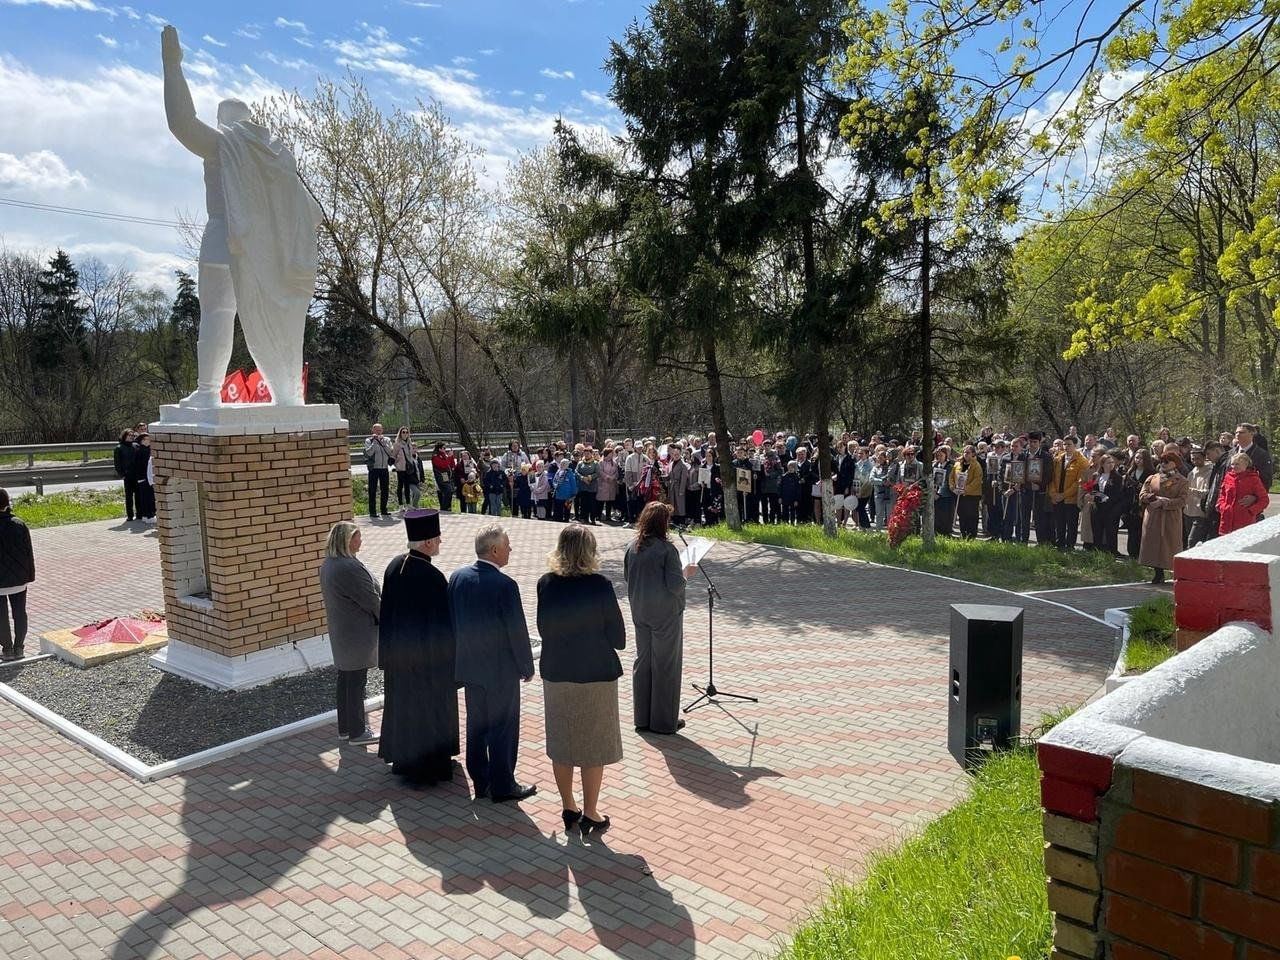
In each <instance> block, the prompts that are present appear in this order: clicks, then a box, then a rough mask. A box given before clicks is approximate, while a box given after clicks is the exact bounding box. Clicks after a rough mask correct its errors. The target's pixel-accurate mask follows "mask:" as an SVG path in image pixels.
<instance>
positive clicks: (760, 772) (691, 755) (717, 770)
mask: <svg viewBox="0 0 1280 960" xmlns="http://www.w3.org/2000/svg"><path fill="white" fill-rule="evenodd" d="M644 739H645V741H646V742H647V743H648V744H649V745H650V746H652V747H656V748H657V749H658V752H659V753H661V754H662V759H664V760H665V761H666V762H667V769H668V770H670V771H671V776H672V778H673V779H674V780H675V781H676V783H678V784H679V785H680V787H681V788H683V789H685V790H688V791H689V792H690V793H692V794H695V795H696V796H699V797H702V798H703V799H704V800H709V801H711V802H712V803H714V804H715V805H716V806H718V807H724V808H726V809H733V810H736V809H740V808H742V807H745V806H747V805H748V804H749V803H750V802H751V798H750V797H749V796H747V786H748V785H749V784H752V783H754V782H755V781H757V780H760V779H762V778H764V777H780V776H782V774H780V773H778V772H776V771H774V770H770V769H768V768H766V767H757V766H753V765H748V766H734V765H732V764H729V763H725V762H724V761H723V760H721V759H720V758H719V757H717V756H716V755H715V754H714V753H712V752H711V751H710V750H708V749H707V748H706V747H703V746H701V745H700V744H698V743H695V742H694V741H693V740H690V739H689V738H688V737H685V736H681V735H676V736H669V737H666V736H659V735H653V734H650V735H647V736H645V738H644Z"/></svg>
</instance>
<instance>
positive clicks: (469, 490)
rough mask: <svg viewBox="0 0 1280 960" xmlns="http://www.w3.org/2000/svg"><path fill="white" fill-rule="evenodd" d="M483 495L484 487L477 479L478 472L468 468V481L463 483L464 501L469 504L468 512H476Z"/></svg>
mask: <svg viewBox="0 0 1280 960" xmlns="http://www.w3.org/2000/svg"><path fill="white" fill-rule="evenodd" d="M483 497H484V489H483V488H482V487H481V486H480V482H479V481H478V480H476V472H475V471H474V470H468V471H467V479H466V482H465V483H463V485H462V502H463V503H465V504H466V505H467V513H475V512H476V508H477V506H479V504H480V500H481V499H482V498H483Z"/></svg>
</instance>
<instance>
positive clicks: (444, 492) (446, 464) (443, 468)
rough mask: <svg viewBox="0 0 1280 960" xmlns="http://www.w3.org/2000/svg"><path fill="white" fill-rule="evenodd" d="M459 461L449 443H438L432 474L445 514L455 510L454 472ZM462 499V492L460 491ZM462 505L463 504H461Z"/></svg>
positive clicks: (433, 455)
mask: <svg viewBox="0 0 1280 960" xmlns="http://www.w3.org/2000/svg"><path fill="white" fill-rule="evenodd" d="M457 466H458V461H456V460H454V459H453V451H452V450H450V449H449V445H448V444H447V443H437V444H436V445H435V449H433V450H432V451H431V472H432V473H433V474H435V481H436V492H437V493H438V494H440V509H441V510H443V511H444V512H445V513H449V512H450V511H451V510H453V471H454V470H455V469H456V468H457ZM458 496H459V499H461V496H462V491H461V490H459V491H458ZM459 505H461V504H459Z"/></svg>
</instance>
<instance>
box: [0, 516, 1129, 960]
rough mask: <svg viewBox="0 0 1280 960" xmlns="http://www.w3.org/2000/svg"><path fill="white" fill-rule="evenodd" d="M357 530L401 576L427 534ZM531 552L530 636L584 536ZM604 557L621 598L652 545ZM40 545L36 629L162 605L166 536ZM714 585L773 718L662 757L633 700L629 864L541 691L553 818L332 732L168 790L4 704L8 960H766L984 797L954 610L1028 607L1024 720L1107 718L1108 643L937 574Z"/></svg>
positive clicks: (723, 570)
mask: <svg viewBox="0 0 1280 960" xmlns="http://www.w3.org/2000/svg"><path fill="white" fill-rule="evenodd" d="M483 519H484V518H482V517H464V516H457V515H455V516H450V517H447V518H445V524H444V537H445V542H444V547H443V550H442V555H441V558H440V565H441V567H442V569H443V570H444V571H445V572H446V573H448V572H449V571H451V570H452V569H454V567H456V566H458V565H459V564H461V563H464V562H468V561H469V560H470V559H471V557H472V551H471V540H472V534H473V532H474V530H475V529H476V527H477V526H478V525H479V523H480V522H482V521H483ZM360 523H361V526H362V529H364V531H365V550H364V552H363V554H362V558H363V559H364V560H365V562H366V563H368V565H369V566H370V567H371V568H372V569H373V570H375V571H376V572H378V573H379V574H380V573H381V570H382V568H383V567H384V565H385V563H386V560H387V558H388V557H390V556H391V555H392V554H394V553H395V552H396V551H397V550H399V549H400V545H401V542H402V533H401V527H400V525H399V524H398V523H397V524H392V523H390V522H389V521H387V522H381V523H370V522H369V521H368V520H365V519H362V520H360ZM508 526H509V529H510V531H511V534H512V541H513V545H514V548H515V552H514V556H513V558H512V565H511V567H510V568H509V572H511V573H512V575H513V576H514V577H515V578H516V579H517V581H518V582H519V583H520V585H521V589H522V591H523V595H524V598H525V606H526V609H527V611H528V615H529V619H530V624H531V625H532V623H533V615H534V609H533V599H534V595H533V585H534V582H535V581H536V579H537V577H538V576H539V575H540V574H541V573H542V571H543V570H544V569H545V557H546V554H547V553H548V552H549V550H550V549H551V546H552V543H553V540H554V537H555V534H556V532H557V529H558V528H557V527H556V526H555V525H553V524H549V523H539V522H537V521H518V520H517V521H510V522H509V523H508ZM597 535H598V537H599V538H600V541H601V544H602V547H603V548H604V555H605V558H606V568H605V572H606V573H607V574H609V575H611V576H613V577H614V578H615V580H619V581H620V577H621V563H622V550H623V548H624V546H625V543H626V541H627V539H628V537H629V532H628V531H625V530H615V529H612V528H608V527H600V528H597ZM34 538H35V542H36V551H37V565H38V572H39V582H38V583H37V585H36V586H35V587H34V588H33V591H32V594H31V604H30V607H31V615H32V621H33V623H32V627H33V630H35V631H37V632H38V631H40V630H45V629H51V628H55V627H65V626H77V625H80V624H82V623H85V622H87V621H90V620H95V619H100V618H102V617H106V616H110V615H116V614H122V613H128V612H131V611H133V610H136V609H137V608H138V607H140V606H147V605H154V606H159V605H160V602H161V600H160V598H161V589H160V579H159V562H158V551H157V544H156V541H155V538H154V536H153V535H149V534H147V533H144V532H142V531H141V528H138V529H137V530H135V531H134V532H129V531H127V530H125V529H123V528H122V526H121V525H120V524H116V523H99V524H85V525H81V526H76V527H64V528H60V529H53V530H40V531H36V532H35V534H34ZM707 567H708V569H709V571H710V572H711V573H712V575H713V576H714V577H716V579H717V583H718V585H719V586H720V588H721V590H722V592H723V594H724V601H723V603H721V604H719V605H718V606H717V615H716V637H717V644H716V652H717V664H718V670H717V680H718V682H719V684H720V685H721V686H722V687H723V688H725V689H729V690H737V691H742V692H747V693H753V694H758V695H759V696H760V697H761V702H760V704H759V705H753V704H743V705H742V706H740V707H738V706H734V707H732V708H731V709H732V710H733V713H734V716H735V717H736V718H737V719H738V720H740V721H741V724H740V723H738V722H735V720H734V719H733V718H731V717H729V716H726V715H725V714H724V713H722V712H720V711H719V710H716V709H714V708H711V709H707V710H701V711H698V712H696V713H694V714H692V715H691V717H690V720H689V725H688V727H687V728H686V729H685V730H684V731H683V734H684V735H683V736H678V737H669V738H662V737H651V738H648V739H642V738H641V737H639V736H638V735H636V734H634V733H633V732H632V730H631V728H630V725H629V723H628V720H629V719H630V690H629V682H628V680H627V679H626V678H625V677H624V680H623V682H622V683H621V685H620V689H621V691H622V699H623V704H622V716H623V743H624V748H625V752H626V759H625V760H624V761H623V763H622V764H620V765H618V766H615V767H610V768H609V769H608V771H607V773H606V779H605V792H604V797H603V799H602V802H601V807H602V809H603V810H605V811H606V812H607V813H609V814H610V815H611V816H612V817H613V820H614V828H613V830H611V831H610V832H609V833H608V834H607V835H606V837H605V840H606V842H607V845H606V844H601V843H597V844H593V845H591V846H583V845H581V844H580V843H578V842H576V841H575V842H568V841H567V840H566V838H565V836H564V834H563V830H562V828H561V825H560V807H559V802H558V798H557V795H556V792H555V788H554V784H553V782H552V779H551V771H550V765H549V763H548V762H547V760H546V759H545V757H544V756H543V754H542V719H541V717H542V698H541V693H540V689H539V687H538V684H537V682H536V681H535V682H534V683H532V684H530V685H529V686H528V687H526V688H525V698H524V720H523V740H522V744H521V762H520V767H519V769H518V773H519V775H520V777H521V779H522V780H524V781H526V782H536V783H538V785H539V793H538V795H537V796H536V797H535V798H533V799H532V800H530V801H528V802H526V803H525V804H523V805H522V806H521V807H516V806H512V805H502V806H496V805H494V804H491V803H489V802H487V801H486V802H483V803H472V802H471V801H470V798H469V795H468V793H467V789H466V786H465V785H464V784H463V783H461V782H459V783H455V784H453V785H452V786H450V787H448V788H447V789H444V788H442V789H439V790H436V791H427V792H411V791H408V790H405V789H401V788H400V787H399V786H398V783H397V781H396V780H395V779H394V778H393V777H392V776H391V775H390V774H389V773H388V772H387V771H386V769H385V768H384V767H383V765H382V763H381V762H380V761H378V760H377V758H376V757H375V756H374V755H373V752H372V751H365V750H364V749H361V748H352V747H349V746H348V747H343V748H342V749H339V747H338V745H337V742H336V739H335V737H334V735H333V734H334V731H329V730H325V731H323V732H314V733H310V734H305V735H299V736H296V737H293V738H290V739H287V740H283V741H278V742H276V743H275V744H272V745H270V746H267V747H264V748H261V749H259V750H256V751H254V752H251V753H248V754H243V755H241V756H239V757H236V758H233V759H231V760H227V761H224V762H221V763H218V764H215V765H212V766H209V767H205V768H203V769H200V770H198V771H195V772H194V773H192V774H189V775H180V776H175V777H171V778H168V779H165V780H162V781H159V782H157V783H150V784H142V783H138V782H136V781H134V780H133V779H131V778H130V777H128V776H127V775H125V774H123V773H120V772H118V771H117V770H115V769H114V768H112V767H110V766H108V765H107V764H106V763H104V762H102V761H100V760H98V759H97V758H95V757H93V756H91V755H90V754H88V753H87V752H85V751H84V750H82V749H81V748H79V747H77V746H76V745H74V744H73V743H71V742H70V741H68V740H66V739H64V738H62V737H61V736H59V735H58V734H56V733H54V732H53V731H51V730H50V729H49V728H47V727H45V726H43V725H42V724H40V723H39V722H37V721H35V720H33V719H32V718H30V717H29V716H27V715H26V714H25V713H23V712H21V711H20V710H17V709H16V708H14V707H13V706H12V705H10V704H8V703H3V702H0V720H2V721H3V724H4V727H5V730H6V743H5V749H4V751H3V754H2V755H0V820H3V821H4V822H5V827H4V830H3V831H2V832H0V863H3V865H4V870H3V871H0V921H3V922H0V957H4V958H14V960H17V958H36V957H40V958H45V960H54V958H64V957H65V958H77V960H79V958H93V957H113V958H116V960H131V958H144V957H147V958H152V957H154V958H159V957H176V958H182V960H185V958H194V957H206V958H224V957H227V958H231V957H234V958H247V957H263V958H268V957H269V958H284V957H289V958H304V957H309V958H319V957H334V958H336V957H342V958H349V960H350V958H372V957H378V958H384V960H389V958H403V957H437V956H440V957H459V958H460V957H486V958H491V957H499V956H501V957H529V958H544V960H545V958H549V957H556V958H560V960H569V958H575V960H581V958H584V957H591V958H607V957H615V956H620V957H628V958H648V957H660V958H671V960H679V958H692V957H699V958H701V957H746V956H752V955H755V954H757V953H764V954H768V953H770V952H771V951H772V950H773V949H774V947H775V945H776V943H777V942H778V941H779V939H780V937H781V936H782V935H783V934H785V932H786V931H787V930H788V928H789V927H790V926H791V925H793V924H794V923H795V922H796V921H797V920H799V919H801V918H802V917H803V916H804V914H805V911H806V909H807V908H808V907H809V906H811V905H812V904H813V903H814V902H815V899H816V898H817V897H819V896H820V895H821V894H822V892H823V889H824V887H825V886H826V884H827V883H828V880H829V877H831V876H834V875H839V874H851V873H852V874H856V872H857V871H858V869H859V865H860V863H861V862H862V859H863V858H864V857H865V855H866V854H867V853H868V851H871V850H873V849H876V848H879V847H882V846H885V845H887V844H890V843H891V842H892V841H894V840H895V839H896V838H897V837H900V836H901V835H902V834H903V833H904V832H905V831H907V830H909V829H911V828H912V827H913V826H914V825H916V824H918V823H919V822H920V821H921V820H922V819H923V818H926V817H928V816H931V815H934V814H937V813H938V812H940V811H942V810H944V809H945V808H946V807H947V806H948V805H949V804H950V803H952V802H953V801H954V799H955V798H956V797H957V796H958V795H959V794H960V793H961V792H962V791H963V786H964V777H963V775H962V774H961V773H960V772H959V771H958V770H957V769H956V765H955V763H954V761H953V760H952V758H951V757H950V756H949V755H948V753H947V751H946V748H945V741H946V729H945V728H946V703H945V699H944V698H945V692H944V691H945V690H946V686H947V629H948V624H949V617H950V610H949V604H951V603H955V602H968V603H973V602H979V603H981V602H990V603H1008V602H1014V603H1017V604H1019V605H1023V606H1025V607H1026V610H1027V612H1026V656H1025V667H1024V690H1025V702H1026V706H1025V709H1024V714H1023V715H1024V720H1028V721H1034V720H1035V719H1036V718H1037V717H1038V715H1039V713H1040V712H1041V711H1042V710H1045V709H1048V708H1053V707H1057V706H1060V705H1063V704H1070V703H1077V702H1080V701H1082V700H1084V699H1085V698H1087V697H1088V696H1089V695H1090V694H1091V693H1093V691H1094V690H1095V689H1096V688H1097V687H1098V685H1099V684H1100V683H1101V681H1102V678H1103V676H1104V675H1105V673H1106V672H1107V669H1108V668H1109V666H1110V659H1111V657H1112V655H1113V652H1114V651H1113V644H1114V634H1113V633H1112V631H1111V630H1110V629H1108V628H1106V627H1105V626H1103V625H1102V624H1100V623H1098V622H1096V621H1095V620H1092V619H1089V618H1086V617H1084V616H1081V615H1079V614H1078V613H1075V612H1073V611H1071V610H1068V609H1064V608H1063V607H1062V606H1055V605H1050V604H1047V603H1043V602H1040V601H1038V600H1036V599H1034V598H1029V597H1027V598H1019V597H1013V596H1010V595H1009V594H1007V593H1002V592H999V591H994V590H988V589H985V588H981V587H974V586H970V585H965V584H961V583H956V582H953V581H949V580H946V579H942V578H936V577H929V576H926V575H923V574H915V573H910V572H907V571H902V570H893V569H887V568H881V567H873V566H868V565H864V564H858V563H854V562H850V561H846V560H839V559H836V558H830V557H823V556H818V555H815V554H804V553H793V552H788V551H783V550H778V549H774V548H768V547H755V546H749V545H737V544H717V545H716V547H715V549H714V550H713V551H712V553H711V555H710V558H709V559H708V561H707ZM1144 593H1145V591H1143V590H1141V589H1121V590H1113V591H1105V590H1097V591H1085V592H1082V594H1081V595H1080V599H1079V604H1078V605H1079V606H1080V607H1081V608H1082V609H1087V610H1088V612H1090V613H1092V614H1094V615H1095V616H1097V615H1099V614H1100V613H1101V610H1102V608H1103V607H1106V606H1116V605H1121V604H1126V603H1132V602H1134V600H1135V599H1137V598H1139V597H1140V596H1141V595H1143V594H1144ZM1074 596H1075V595H1074V594H1071V593H1056V594H1052V595H1047V596H1046V599H1053V600H1055V601H1057V602H1058V603H1060V604H1071V603H1075V602H1076V601H1075V600H1073V599H1070V598H1072V597H1074ZM624 606H625V600H624ZM628 623H629V621H628ZM706 630H707V623H706V610H705V601H704V599H703V597H702V595H701V594H700V593H699V592H698V591H697V589H696V588H694V589H691V592H690V608H689V613H688V617H687V620H686V636H685V679H686V681H691V680H701V679H705V658H706ZM628 644H630V637H629V638H628ZM31 645H34V640H33V641H32V642H31ZM630 657H631V651H630V650H628V651H625V652H624V654H623V662H624V666H626V665H628V664H629V662H630ZM373 719H374V724H375V725H376V723H377V720H378V717H377V716H375V717H374V718H373ZM757 724H758V735H756V736H755V737H753V736H752V734H751V733H750V732H749V729H748V728H754V727H756V725H757Z"/></svg>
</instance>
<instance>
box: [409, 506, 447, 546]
mask: <svg viewBox="0 0 1280 960" xmlns="http://www.w3.org/2000/svg"><path fill="white" fill-rule="evenodd" d="M404 529H405V534H406V535H407V536H406V539H408V540H409V542H410V543H416V542H417V541H419V540H434V539H435V538H436V537H438V536H440V511H439V510H406V511H405V514H404Z"/></svg>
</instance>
